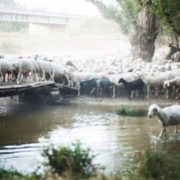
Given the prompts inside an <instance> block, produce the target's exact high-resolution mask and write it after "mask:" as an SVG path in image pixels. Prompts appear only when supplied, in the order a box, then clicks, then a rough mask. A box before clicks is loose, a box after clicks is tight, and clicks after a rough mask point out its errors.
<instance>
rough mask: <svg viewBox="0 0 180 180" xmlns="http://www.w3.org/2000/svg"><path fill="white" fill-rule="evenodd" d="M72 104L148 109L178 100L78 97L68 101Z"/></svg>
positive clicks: (177, 101)
mask: <svg viewBox="0 0 180 180" xmlns="http://www.w3.org/2000/svg"><path fill="white" fill-rule="evenodd" d="M70 103H72V104H90V105H102V106H117V105H127V106H140V107H141V106H142V108H143V107H148V106H149V105H151V104H159V105H162V106H167V105H172V104H178V103H179V100H174V99H173V100H170V99H164V98H151V99H149V100H141V99H133V100H132V101H130V100H128V99H127V98H108V97H103V98H102V97H88V96H79V97H75V98H73V99H71V100H70Z"/></svg>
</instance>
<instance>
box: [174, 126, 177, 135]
mask: <svg viewBox="0 0 180 180" xmlns="http://www.w3.org/2000/svg"><path fill="white" fill-rule="evenodd" d="M177 128H178V125H175V130H174V133H177V132H178V131H177Z"/></svg>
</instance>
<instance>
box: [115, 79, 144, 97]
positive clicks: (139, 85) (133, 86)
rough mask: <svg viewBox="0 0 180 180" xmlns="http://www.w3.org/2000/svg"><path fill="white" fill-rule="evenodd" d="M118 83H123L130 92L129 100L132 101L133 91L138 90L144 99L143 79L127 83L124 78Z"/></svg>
mask: <svg viewBox="0 0 180 180" xmlns="http://www.w3.org/2000/svg"><path fill="white" fill-rule="evenodd" d="M118 83H123V84H124V86H125V88H126V89H127V91H128V98H129V99H130V100H131V91H134V90H138V92H139V96H142V98H144V82H143V81H142V79H140V78H139V79H137V80H134V81H131V82H127V81H126V80H124V79H123V78H121V79H120V80H119V81H118Z"/></svg>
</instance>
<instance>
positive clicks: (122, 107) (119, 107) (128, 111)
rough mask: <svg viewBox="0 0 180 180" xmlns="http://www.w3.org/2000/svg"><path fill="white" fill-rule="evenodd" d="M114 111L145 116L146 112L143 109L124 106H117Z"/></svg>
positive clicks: (126, 114) (120, 113) (125, 114)
mask: <svg viewBox="0 0 180 180" xmlns="http://www.w3.org/2000/svg"><path fill="white" fill-rule="evenodd" d="M115 113H117V114H119V115H124V116H145V115H146V114H147V112H146V111H145V110H137V109H127V108H125V107H124V106H122V105H121V106H117V107H116V108H115Z"/></svg>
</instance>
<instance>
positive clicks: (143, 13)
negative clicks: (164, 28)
mask: <svg viewBox="0 0 180 180" xmlns="http://www.w3.org/2000/svg"><path fill="white" fill-rule="evenodd" d="M156 37H157V27H156V18H155V14H154V13H152V12H150V11H149V10H148V9H147V7H145V6H142V8H141V10H140V12H139V16H138V19H137V27H136V30H135V34H134V35H133V37H132V40H131V44H132V50H133V59H138V58H142V59H143V60H144V61H146V62H151V61H152V57H153V55H154V50H155V46H154V43H155V40H156Z"/></svg>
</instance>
